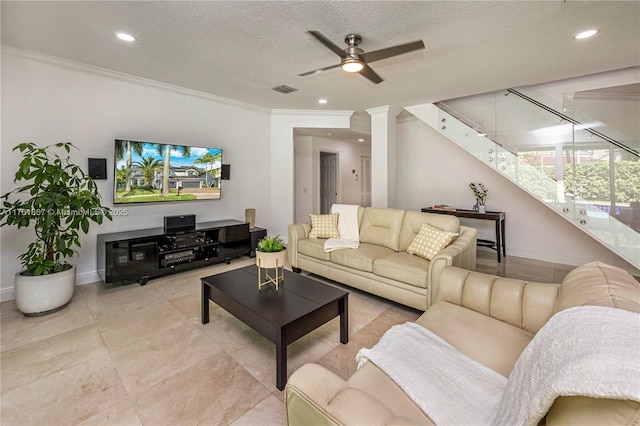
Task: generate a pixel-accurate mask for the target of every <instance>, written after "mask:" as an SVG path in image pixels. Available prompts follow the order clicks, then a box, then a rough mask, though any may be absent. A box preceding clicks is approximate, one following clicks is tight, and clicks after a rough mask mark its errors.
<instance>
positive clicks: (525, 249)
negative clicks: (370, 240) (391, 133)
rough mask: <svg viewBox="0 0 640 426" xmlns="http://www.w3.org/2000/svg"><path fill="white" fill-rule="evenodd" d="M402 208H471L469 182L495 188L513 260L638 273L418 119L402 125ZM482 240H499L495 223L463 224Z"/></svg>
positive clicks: (494, 205)
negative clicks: (599, 264)
mask: <svg viewBox="0 0 640 426" xmlns="http://www.w3.org/2000/svg"><path fill="white" fill-rule="evenodd" d="M397 131H398V134H397V155H398V189H397V205H396V207H397V208H401V209H405V210H420V208H422V207H428V206H432V205H433V204H449V205H452V206H456V207H459V208H471V207H472V205H473V204H474V203H475V199H474V197H473V195H472V193H471V190H470V189H469V187H468V185H469V182H482V183H484V184H485V186H486V187H487V188H488V189H489V193H488V197H487V209H488V210H496V211H504V212H506V247H507V256H509V255H513V256H519V257H527V258H531V259H538V260H545V261H550V262H556V263H564V264H568V265H580V264H583V263H586V262H590V261H593V260H601V261H603V262H606V263H609V264H612V265H616V266H619V267H622V268H624V269H627V270H629V271H634V268H633V266H632V265H629V264H628V263H627V262H626V261H624V260H623V259H621V258H619V257H618V256H617V255H615V254H613V253H612V252H611V251H609V250H608V249H607V248H605V247H604V246H602V245H601V244H600V243H598V242H596V241H595V240H593V239H592V238H591V237H589V236H588V235H587V234H585V233H584V232H582V231H580V230H579V229H577V228H576V227H575V226H574V225H573V224H571V223H569V222H568V221H567V220H565V219H564V218H562V217H560V216H559V215H558V214H557V213H555V212H553V211H552V210H551V209H549V208H547V207H546V206H544V205H543V204H541V203H540V202H539V201H537V200H536V199H535V198H534V197H532V196H530V195H529V194H527V193H526V192H524V191H523V190H521V189H520V188H518V187H517V186H516V185H515V184H513V183H511V182H510V181H508V180H507V179H505V178H503V177H502V176H500V174H499V173H497V172H496V171H494V170H492V169H490V168H489V167H487V166H486V165H484V164H483V163H482V162H481V161H480V160H478V159H476V158H475V157H473V156H472V155H471V154H469V153H467V152H466V151H465V150H464V149H462V148H460V147H459V146H457V145H456V144H455V143H453V142H451V141H450V140H448V139H447V138H446V137H444V136H442V135H441V134H440V133H438V132H437V131H436V130H434V129H432V128H431V127H429V126H428V125H427V124H425V123H423V122H421V121H419V120H418V119H415V118H408V119H401V120H399V122H398V126H397ZM462 222H463V224H467V225H469V226H472V227H475V228H478V230H479V235H478V237H479V238H485V239H490V240H495V228H494V224H493V222H487V221H477V220H464V219H463V220H462Z"/></svg>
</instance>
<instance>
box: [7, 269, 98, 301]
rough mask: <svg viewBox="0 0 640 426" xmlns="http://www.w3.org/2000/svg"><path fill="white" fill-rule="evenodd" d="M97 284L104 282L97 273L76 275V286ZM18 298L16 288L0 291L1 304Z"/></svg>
mask: <svg viewBox="0 0 640 426" xmlns="http://www.w3.org/2000/svg"><path fill="white" fill-rule="evenodd" d="M95 282H102V279H101V278H100V275H98V272H97V271H92V272H83V273H81V274H76V286H79V285H85V284H91V283H95ZM15 298H16V291H15V288H13V287H9V288H3V289H1V290H0V302H6V301H8V300H13V299H15Z"/></svg>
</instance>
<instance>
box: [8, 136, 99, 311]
mask: <svg viewBox="0 0 640 426" xmlns="http://www.w3.org/2000/svg"><path fill="white" fill-rule="evenodd" d="M72 148H74V149H77V148H76V147H75V146H74V145H73V144H71V143H70V142H60V143H56V144H53V145H48V146H45V147H43V148H41V147H38V146H37V145H35V144H33V143H21V144H19V145H18V146H16V147H15V148H14V149H13V150H14V151H16V150H19V151H20V153H21V154H22V161H20V164H19V165H18V171H17V172H16V174H15V179H14V183H16V184H18V185H22V186H18V187H17V188H15V189H14V190H12V191H9V192H7V193H6V194H4V195H3V196H2V197H1V199H2V209H1V210H0V226H17V227H18V229H20V228H28V227H32V229H33V231H34V233H35V240H34V241H32V242H31V243H30V244H29V246H28V248H27V251H26V252H25V253H23V254H21V255H20V256H19V259H20V262H21V264H22V265H23V266H24V267H25V268H26V269H25V270H23V271H21V272H18V273H16V275H15V292H16V304H17V306H18V309H19V310H20V311H21V312H22V313H23V314H25V315H26V316H37V315H44V314H48V313H52V312H55V311H58V310H60V309H62V308H64V307H65V306H66V305H67V304H68V303H69V301H70V300H71V298H72V297H73V291H74V287H75V280H76V267H75V266H74V265H71V264H69V263H67V261H66V259H67V258H69V257H72V256H73V255H74V254H77V251H76V247H80V232H84V233H85V234H86V233H87V232H88V231H89V225H90V223H91V222H95V223H98V224H100V223H102V221H103V219H104V218H105V217H106V218H108V219H109V220H111V213H110V211H109V208H107V207H105V206H103V205H102V203H101V198H100V193H99V192H98V189H97V188H96V185H95V183H94V181H93V179H91V177H89V176H87V175H86V174H85V173H84V172H83V171H82V169H81V168H80V167H79V166H77V165H75V164H74V163H72V162H71V159H70V157H69V153H70V152H71V149H72ZM59 152H62V153H63V154H62V156H61V155H60V154H59Z"/></svg>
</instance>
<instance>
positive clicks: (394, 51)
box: [362, 40, 424, 63]
mask: <svg viewBox="0 0 640 426" xmlns="http://www.w3.org/2000/svg"><path fill="white" fill-rule="evenodd" d="M420 49H424V43H423V42H422V40H418V41H414V42H411V43H407V44H400V45H398V46H393V47H387V48H386V49H380V50H375V51H373V52H367V53H364V54H363V55H362V56H363V57H364V60H365V61H366V62H368V63H371V62H375V61H379V60H381V59H386V58H390V57H392V56H397V55H402V54H404V53H409V52H413V51H414V50H420Z"/></svg>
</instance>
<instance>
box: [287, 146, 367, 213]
mask: <svg viewBox="0 0 640 426" xmlns="http://www.w3.org/2000/svg"><path fill="white" fill-rule="evenodd" d="M320 152H330V153H335V154H337V155H338V167H339V170H338V198H337V202H338V203H342V204H358V205H359V204H360V202H361V190H360V185H361V176H362V173H361V170H360V168H361V164H360V158H361V157H370V156H371V145H370V144H355V143H349V142H341V141H335V140H331V139H325V138H319V137H313V136H296V137H295V162H296V168H295V170H296V174H295V197H296V212H295V222H296V223H300V222H309V213H316V214H317V213H320ZM353 170H355V173H353ZM355 175H358V180H357V181H356V180H355Z"/></svg>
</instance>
